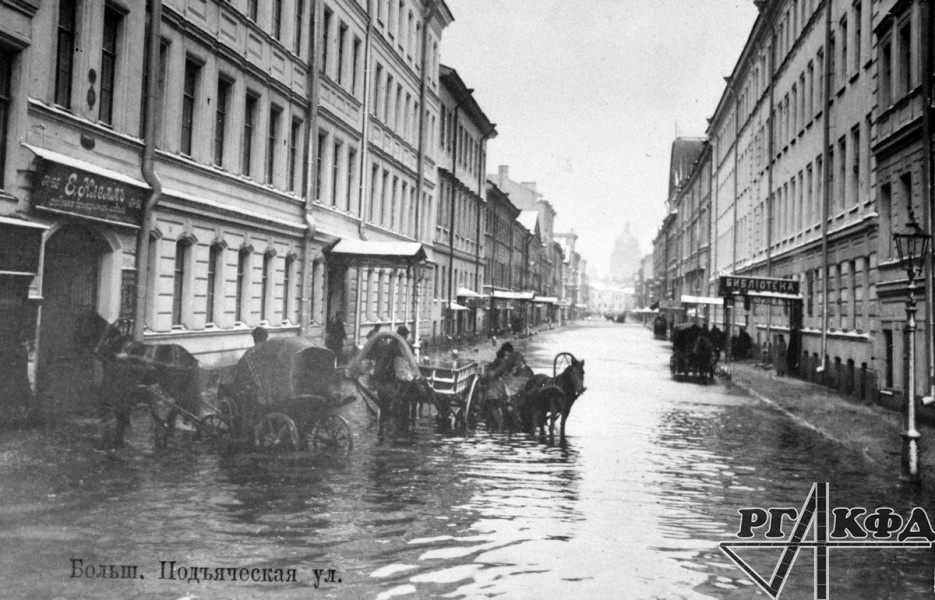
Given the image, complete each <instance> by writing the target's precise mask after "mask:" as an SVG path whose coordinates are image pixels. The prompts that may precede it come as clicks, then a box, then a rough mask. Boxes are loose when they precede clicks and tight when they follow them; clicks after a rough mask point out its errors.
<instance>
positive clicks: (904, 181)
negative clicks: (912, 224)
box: [899, 173, 914, 212]
mask: <svg viewBox="0 0 935 600" xmlns="http://www.w3.org/2000/svg"><path fill="white" fill-rule="evenodd" d="M899 195H900V200H901V201H902V203H903V207H904V208H905V209H906V211H908V212H913V211H914V207H913V201H914V199H913V197H912V173H903V174H902V175H900V176H899Z"/></svg>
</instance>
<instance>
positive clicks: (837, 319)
mask: <svg viewBox="0 0 935 600" xmlns="http://www.w3.org/2000/svg"><path fill="white" fill-rule="evenodd" d="M822 271H823V269H820V268H819V269H809V270H807V271H806V272H805V273H804V274H802V275H800V277H799V279H800V280H802V283H803V286H802V287H803V290H804V293H805V316H806V319H805V323H804V325H805V326H806V327H821V313H822V306H823V297H822V289H823V286H822ZM828 271H829V274H830V276H829V279H828V283H829V285H828V327H830V328H831V329H837V330H839V331H858V330H860V331H867V328H868V324H869V317H870V302H871V300H872V295H873V283H872V281H871V278H870V257H860V258H856V259H854V260H848V261H844V262H841V263H837V264H833V265H829V266H828Z"/></svg>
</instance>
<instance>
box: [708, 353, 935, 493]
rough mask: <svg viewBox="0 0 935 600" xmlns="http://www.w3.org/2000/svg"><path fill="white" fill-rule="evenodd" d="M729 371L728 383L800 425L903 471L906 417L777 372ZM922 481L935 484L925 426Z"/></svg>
mask: <svg viewBox="0 0 935 600" xmlns="http://www.w3.org/2000/svg"><path fill="white" fill-rule="evenodd" d="M722 367H724V368H726V369H727V370H729V372H730V373H731V381H730V382H729V383H728V385H736V386H738V387H740V388H741V389H743V390H745V391H746V392H748V393H749V394H750V395H752V396H753V397H754V398H757V399H759V400H761V401H762V402H765V403H766V404H769V405H770V406H773V407H774V408H776V409H777V410H779V411H780V412H782V413H783V414H785V415H787V416H788V417H789V418H791V419H793V420H794V421H796V422H797V423H799V424H800V425H802V426H804V427H807V428H809V429H812V430H813V431H816V432H817V433H819V434H821V435H823V436H825V437H826V438H828V439H830V440H833V441H835V442H837V443H840V444H842V445H843V446H845V447H847V448H850V449H851V450H854V451H855V452H858V453H860V454H861V455H863V456H864V457H865V458H866V459H867V460H869V461H871V462H872V463H874V464H876V465H879V466H880V467H881V468H883V469H886V470H890V471H891V472H893V473H894V474H895V473H899V472H900V468H901V464H900V455H901V450H902V438H901V437H900V435H899V434H900V432H901V431H903V430H904V429H905V422H904V417H903V415H902V413H898V412H894V411H892V410H888V409H886V408H883V407H882V406H879V405H877V404H872V403H868V402H861V401H859V400H856V399H854V398H852V397H849V396H845V395H842V394H839V393H836V392H833V391H831V390H829V389H828V388H825V387H822V386H820V385H817V384H814V383H809V382H806V381H802V380H799V379H795V378H793V377H778V376H777V375H776V373H775V371H772V370H764V369H759V368H756V367H754V366H753V363H751V362H744V363H736V362H735V363H730V364H729V365H722ZM918 427H919V431H920V432H921V434H922V442H921V454H922V461H921V463H922V479H923V481H935V465H933V464H929V463H931V455H928V458H929V460H928V461H926V460H925V458H926V456H927V455H926V454H925V447H926V441H927V440H931V439H933V436H935V429H933V428H932V427H931V426H929V425H926V424H924V423H922V422H920V423H919V425H918Z"/></svg>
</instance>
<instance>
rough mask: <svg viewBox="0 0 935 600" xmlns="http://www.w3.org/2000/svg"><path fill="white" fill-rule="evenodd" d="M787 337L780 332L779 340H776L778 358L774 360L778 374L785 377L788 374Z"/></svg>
mask: <svg viewBox="0 0 935 600" xmlns="http://www.w3.org/2000/svg"><path fill="white" fill-rule="evenodd" d="M787 351H788V349H787V348H786V339H785V338H784V337H783V335H782V334H779V341H778V342H776V360H775V361H774V363H775V365H776V375H778V376H780V377H784V376H785V375H786V352H787Z"/></svg>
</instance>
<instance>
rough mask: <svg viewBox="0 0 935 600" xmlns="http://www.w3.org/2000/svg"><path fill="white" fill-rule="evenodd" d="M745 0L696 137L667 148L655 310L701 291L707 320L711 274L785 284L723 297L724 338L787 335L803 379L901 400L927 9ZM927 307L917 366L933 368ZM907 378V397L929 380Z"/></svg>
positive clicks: (923, 170) (917, 1) (926, 217)
mask: <svg viewBox="0 0 935 600" xmlns="http://www.w3.org/2000/svg"><path fill="white" fill-rule="evenodd" d="M758 6H759V7H760V15H759V17H758V19H757V21H756V23H755V24H754V26H753V29H752V31H751V33H750V36H749V38H748V41H747V44H746V46H745V47H744V50H743V52H742V53H741V55H740V57H739V59H738V62H737V64H736V66H735V68H734V71H733V73H732V74H731V76H730V77H728V78H727V86H726V88H725V90H724V94H723V95H722V97H721V100H720V102H719V103H718V105H717V107H716V108H715V111H714V115H713V117H712V118H711V119H710V127H709V129H708V131H707V134H708V135H707V138H706V140H697V141H690V140H676V143H675V144H674V145H673V159H672V168H671V180H670V183H671V186H670V194H669V199H668V205H669V209H670V210H669V214H668V215H667V217H666V218H665V219H664V221H663V223H662V224H661V227H660V230H659V233H658V235H657V237H656V239H655V241H654V251H653V263H654V269H653V279H655V280H656V281H655V289H656V292H655V295H654V302H656V303H659V304H663V305H664V304H666V303H675V304H676V305H677V306H678V308H679V309H680V310H682V311H685V312H683V315H685V314H687V311H688V310H690V307H691V303H690V302H685V301H683V300H684V299H685V297H686V296H695V297H700V298H701V299H702V300H701V302H702V305H707V306H709V307H710V308H709V312H707V313H704V315H705V316H706V318H708V319H709V320H710V321H712V322H718V323H719V324H720V323H721V322H723V319H724V314H723V310H722V309H721V307H720V306H714V305H711V304H705V302H706V300H705V299H707V300H711V299H712V298H713V299H715V301H717V295H718V281H719V278H720V277H721V276H744V277H759V278H779V279H786V280H792V281H794V282H796V283H797V285H798V287H799V289H800V291H801V293H800V294H799V297H798V298H773V299H772V300H769V299H767V298H764V297H756V295H755V294H751V295H748V296H746V301H744V302H739V301H738V302H736V303H735V305H734V309H733V311H732V316H731V317H730V319H729V321H730V323H731V326H732V327H733V328H734V331H736V328H737V327H740V326H744V327H746V328H747V330H748V332H749V333H750V335H751V336H752V337H753V339H754V341H755V342H756V344H757V347H758V348H759V349H764V350H766V349H768V348H770V347H771V346H772V345H773V344H774V343H776V341H777V340H778V337H779V336H784V338H786V339H787V340H789V354H790V358H789V363H790V367H792V368H793V369H794V370H795V371H796V372H797V373H798V374H799V376H800V377H804V378H808V379H811V380H816V381H821V382H823V383H825V384H827V385H830V386H833V387H835V388H838V389H840V390H843V391H848V392H852V393H854V394H857V395H861V396H869V395H870V394H871V393H875V392H876V391H879V392H880V397H891V396H894V395H900V394H904V393H905V392H906V390H905V384H904V383H903V382H904V376H905V374H906V364H905V360H906V359H905V352H906V340H905V339H904V337H905V336H904V334H903V333H902V330H903V326H904V323H905V310H904V299H905V297H906V289H905V288H906V275H905V272H904V265H903V264H900V262H899V260H898V257H897V256H896V253H895V247H894V244H893V242H892V239H893V238H892V233H893V231H895V230H897V229H901V228H902V227H903V226H904V224H905V223H906V222H907V221H908V220H909V218H910V216H914V218H915V219H916V220H917V221H918V222H919V223H920V224H921V226H922V228H923V229H924V230H926V231H928V232H929V233H931V232H932V224H931V223H932V222H931V215H933V214H935V206H933V198H932V196H931V188H930V186H929V184H928V182H929V181H931V177H932V171H931V170H932V145H931V139H930V138H929V137H927V136H930V135H931V133H932V128H931V123H930V121H931V111H926V110H924V108H923V107H924V106H926V105H928V104H930V103H931V100H930V99H931V97H932V77H931V76H930V75H925V73H929V74H931V72H932V59H931V55H932V42H931V40H932V37H933V31H931V19H930V17H929V16H928V15H929V14H930V13H929V11H931V10H932V8H931V5H930V3H926V2H922V1H921V0H911V1H908V2H896V1H890V2H882V3H876V2H875V3H873V6H870V3H868V2H860V1H856V2H852V1H850V0H847V1H845V0H831V1H829V2H824V3H816V2H811V1H802V0H784V1H777V2H764V3H759V4H758ZM683 150H684V151H683ZM687 167H690V168H688V169H687ZM931 276H932V270H931V268H928V269H926V284H927V285H931V283H930V282H931ZM928 295H929V297H931V293H930V294H928ZM925 308H928V309H929V310H928V312H930V306H928V307H925ZM926 312H927V310H925V309H924V307H921V305H920V313H919V315H920V332H919V334H918V335H919V344H918V345H919V348H920V352H919V353H918V355H917V357H918V364H917V365H916V368H917V371H918V372H920V373H925V372H929V371H930V370H933V369H932V365H933V361H935V356H933V354H935V343H933V338H932V335H933V331H932V328H931V326H930V323H929V321H930V316H927V315H926V314H925V313H926ZM698 314H702V313H701V312H699V313H698ZM683 318H684V316H683ZM922 349H924V350H922ZM763 356H764V357H767V358H768V356H769V355H768V354H764V355H763ZM926 367H928V369H927V368H926ZM920 379H923V381H922V382H921V383H920V385H919V387H918V389H916V390H915V391H914V392H915V393H917V394H922V393H926V392H928V389H929V387H930V386H931V385H935V382H932V381H929V380H928V378H920Z"/></svg>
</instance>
